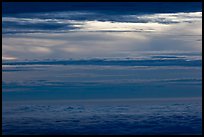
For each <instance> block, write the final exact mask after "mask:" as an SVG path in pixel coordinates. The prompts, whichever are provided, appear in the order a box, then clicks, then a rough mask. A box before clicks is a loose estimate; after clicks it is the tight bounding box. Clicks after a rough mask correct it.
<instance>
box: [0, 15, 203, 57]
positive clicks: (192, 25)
mask: <svg viewBox="0 0 204 137" xmlns="http://www.w3.org/2000/svg"><path fill="white" fill-rule="evenodd" d="M99 14H102V13H91V12H77V14H76V15H75V14H71V13H70V12H57V13H55V12H53V13H35V14H34V13H32V14H19V15H16V16H4V17H3V18H2V20H3V26H2V29H3V37H2V49H3V52H2V53H3V56H4V59H5V55H7V56H11V57H15V58H16V59H18V60H24V59H29V60H33V59H69V58H74V59H80V58H97V57H99V58H112V57H124V58H127V57H134V58H136V57H142V56H143V55H142V54H141V52H143V53H145V52H148V53H149V52H152V53H153V52H158V53H159V52H160V53H164V52H169V53H170V52H171V53H185V52H198V53H201V52H202V41H198V39H201V37H202V29H201V28H202V13H201V12H189V13H165V14H161V13H159V14H158V13H156V14H140V15H136V14H135V15H122V14H121V15H118V14H117V17H118V18H120V19H121V20H120V21H118V20H117V21H116V20H115V18H116V15H114V14H110V16H109V15H106V14H103V16H102V17H100V16H99ZM66 15H67V16H66ZM68 15H69V16H68ZM84 16H86V17H87V18H86V19H85V18H83V17H84ZM102 18H103V20H102ZM130 20H132V21H130ZM175 21H176V23H175ZM167 22H169V23H167Z"/></svg>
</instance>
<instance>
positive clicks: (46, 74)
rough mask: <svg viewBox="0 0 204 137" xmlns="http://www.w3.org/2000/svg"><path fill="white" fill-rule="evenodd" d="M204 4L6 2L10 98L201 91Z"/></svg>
mask: <svg viewBox="0 0 204 137" xmlns="http://www.w3.org/2000/svg"><path fill="white" fill-rule="evenodd" d="M53 5H55V6H53ZM201 5H202V4H201V3H199V2H197V3H196V2H194V3H191V2H190V3H189V2H184V3H177V2H176V3H173V2H172V3H169V2H168V3H166V2H165V3H151V2H148V3H145V2H142V3H129V2H127V3H90V2H88V3H37V2H36V3H30V2H29V3H15V2H12V3H5V2H4V3H3V5H2V6H3V14H2V60H3V64H2V67H3V70H2V73H3V81H2V86H3V88H2V89H3V99H4V100H32V99H34V100H35V99H37V100H39V99H41V100H44V99H97V98H155V97H157V98H158V97H160V98H161V97H176V98H179V97H201V96H202V71H201V70H202V8H201Z"/></svg>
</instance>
